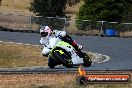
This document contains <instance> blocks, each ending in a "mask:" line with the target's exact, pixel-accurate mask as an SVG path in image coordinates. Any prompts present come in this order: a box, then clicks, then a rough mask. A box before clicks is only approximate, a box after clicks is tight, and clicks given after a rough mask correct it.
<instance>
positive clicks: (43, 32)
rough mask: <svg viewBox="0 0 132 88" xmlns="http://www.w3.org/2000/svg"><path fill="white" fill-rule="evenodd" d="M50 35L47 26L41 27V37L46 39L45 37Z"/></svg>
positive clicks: (50, 31)
mask: <svg viewBox="0 0 132 88" xmlns="http://www.w3.org/2000/svg"><path fill="white" fill-rule="evenodd" d="M51 33H52V30H51V29H50V27H49V26H42V27H41V28H40V34H41V36H42V37H47V36H50V35H51Z"/></svg>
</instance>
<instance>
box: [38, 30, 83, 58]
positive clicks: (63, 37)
mask: <svg viewBox="0 0 132 88" xmlns="http://www.w3.org/2000/svg"><path fill="white" fill-rule="evenodd" d="M55 36H57V37H59V38H60V39H61V40H62V41H65V42H67V43H69V44H71V45H72V46H73V47H74V48H75V49H76V50H77V51H79V52H80V50H81V48H82V46H81V45H78V44H77V43H76V42H75V41H74V40H72V38H71V37H70V36H69V35H67V34H66V32H65V31H57V30H55V31H54V32H53V34H52V35H51V36H47V37H42V38H41V39H40V44H41V45H42V46H45V44H46V47H44V48H42V49H43V50H42V54H43V56H48V54H49V51H50V50H51V47H50V46H48V42H49V39H50V38H52V37H55Z"/></svg>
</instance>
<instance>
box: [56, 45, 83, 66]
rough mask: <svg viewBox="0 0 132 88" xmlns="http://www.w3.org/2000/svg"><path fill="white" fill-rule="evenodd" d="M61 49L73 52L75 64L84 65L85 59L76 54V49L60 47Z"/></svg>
mask: <svg viewBox="0 0 132 88" xmlns="http://www.w3.org/2000/svg"><path fill="white" fill-rule="evenodd" d="M57 46H58V45H57ZM59 47H61V48H63V49H65V50H66V51H67V52H71V57H72V62H73V64H82V63H84V61H83V58H80V57H79V56H78V55H77V54H76V52H75V49H74V48H73V47H72V46H70V47H69V46H64V45H59Z"/></svg>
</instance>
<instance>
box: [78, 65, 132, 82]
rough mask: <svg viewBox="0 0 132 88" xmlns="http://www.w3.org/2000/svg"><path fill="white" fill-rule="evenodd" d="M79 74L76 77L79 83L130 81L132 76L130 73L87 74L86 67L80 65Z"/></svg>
mask: <svg viewBox="0 0 132 88" xmlns="http://www.w3.org/2000/svg"><path fill="white" fill-rule="evenodd" d="M78 71H79V76H78V77H77V78H76V81H77V83H79V84H85V83H86V82H87V83H129V82H130V81H131V77H130V75H129V74H114V73H113V74H112V73H110V74H103V73H102V74H101V73H97V74H86V71H85V70H84V69H81V66H80V67H79V70H78Z"/></svg>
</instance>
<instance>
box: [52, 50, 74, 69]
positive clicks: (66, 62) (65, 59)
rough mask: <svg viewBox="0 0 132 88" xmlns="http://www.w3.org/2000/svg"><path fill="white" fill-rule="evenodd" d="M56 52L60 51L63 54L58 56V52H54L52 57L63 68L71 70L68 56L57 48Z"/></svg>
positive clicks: (71, 65)
mask: <svg viewBox="0 0 132 88" xmlns="http://www.w3.org/2000/svg"><path fill="white" fill-rule="evenodd" d="M57 49H58V48H57ZM55 50H56V49H55ZM58 50H62V51H63V52H64V54H60V52H59V51H55V52H54V56H55V57H56V59H58V60H59V61H60V63H61V64H62V65H63V66H65V67H67V68H72V67H73V63H72V61H71V57H70V54H69V53H68V52H67V51H66V50H64V49H61V48H59V49H58Z"/></svg>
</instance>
